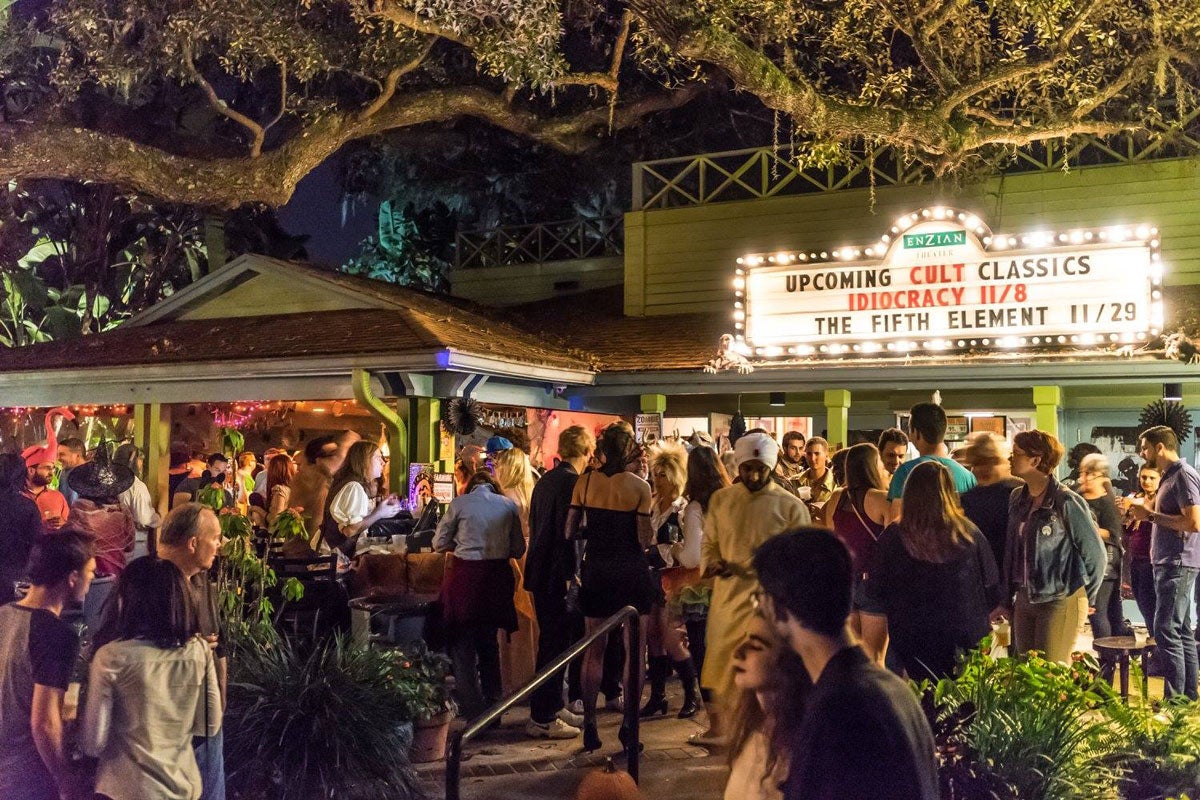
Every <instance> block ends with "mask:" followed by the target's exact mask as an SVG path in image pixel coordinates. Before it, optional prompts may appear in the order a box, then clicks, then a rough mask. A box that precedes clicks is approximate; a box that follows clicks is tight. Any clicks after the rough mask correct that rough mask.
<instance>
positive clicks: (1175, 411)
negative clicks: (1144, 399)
mask: <svg viewBox="0 0 1200 800" xmlns="http://www.w3.org/2000/svg"><path fill="white" fill-rule="evenodd" d="M1156 425H1166V426H1167V427H1168V428H1170V429H1171V430H1173V431H1175V435H1176V436H1178V437H1179V441H1180V442H1181V443H1182V442H1186V441H1187V440H1188V437H1189V436H1190V435H1191V432H1192V415H1191V414H1190V413H1188V410H1187V409H1186V408H1184V407H1183V403H1178V402H1176V401H1174V400H1155V401H1154V402H1153V403H1150V404H1149V405H1147V406H1146V407H1145V408H1143V409H1142V415H1141V416H1140V417H1138V430H1139V431H1144V430H1147V429H1148V428H1153V427H1155V426H1156Z"/></svg>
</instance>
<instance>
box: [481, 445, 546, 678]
mask: <svg viewBox="0 0 1200 800" xmlns="http://www.w3.org/2000/svg"><path fill="white" fill-rule="evenodd" d="M492 473H493V474H494V475H495V477H496V483H498V484H499V485H500V490H501V492H502V493H503V495H504V496H505V497H507V498H508V499H509V500H512V501H513V502H514V503H516V504H517V512H518V514H519V515H520V517H521V533H522V535H523V536H524V537H525V543H526V545H527V546H528V544H529V498H530V496H531V495H532V494H533V484H534V479H533V466H532V465H531V464H530V463H529V456H528V455H526V454H525V451H524V450H522V449H520V448H519V447H510V448H509V449H507V450H501V451H500V452H499V453H497V454H496V455H495V456H494V457H493V458H492ZM512 567H513V580H514V581H515V582H516V587H517V588H516V591H515V592H514V593H513V604H514V605H515V606H516V609H517V630H516V632H515V633H513V634H511V635H510V636H504V637H501V639H500V667H501V670H500V671H501V675H502V676H503V681H504V692H505V694H508V693H509V692H513V691H516V690H517V689H519V688H520V687H521V686H522V685H523V684H525V683H527V682H528V681H529V679H530V678H532V677H533V676H534V674H535V673H536V672H537V670H536V664H537V642H538V624H537V614H536V613H535V612H534V609H533V596H532V595H531V594H530V593H529V592H528V591H527V590H526V589H525V556H523V555H522V556H521V557H520V558H518V559H513V561H512Z"/></svg>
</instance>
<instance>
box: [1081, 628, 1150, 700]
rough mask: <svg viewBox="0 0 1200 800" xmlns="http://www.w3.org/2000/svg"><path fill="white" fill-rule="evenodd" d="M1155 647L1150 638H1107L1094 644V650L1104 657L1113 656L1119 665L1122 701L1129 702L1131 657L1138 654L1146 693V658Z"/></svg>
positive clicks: (1143, 690) (1097, 640) (1143, 689)
mask: <svg viewBox="0 0 1200 800" xmlns="http://www.w3.org/2000/svg"><path fill="white" fill-rule="evenodd" d="M1153 647H1154V640H1153V639H1150V638H1146V639H1138V638H1137V637H1135V636H1105V637H1103V638H1100V639H1096V640H1094V641H1093V642H1092V649H1093V650H1095V651H1096V652H1097V653H1099V654H1100V655H1101V656H1102V657H1103V656H1111V657H1112V658H1113V659H1114V660H1115V661H1116V663H1117V667H1118V669H1120V674H1121V686H1120V688H1121V700H1123V701H1124V702H1126V703H1128V702H1129V657H1130V656H1131V655H1133V654H1135V653H1136V654H1137V657H1138V660H1139V661H1140V662H1141V665H1142V692H1143V693H1144V692H1145V691H1146V657H1147V656H1148V655H1149V653H1150V649H1151V648H1153Z"/></svg>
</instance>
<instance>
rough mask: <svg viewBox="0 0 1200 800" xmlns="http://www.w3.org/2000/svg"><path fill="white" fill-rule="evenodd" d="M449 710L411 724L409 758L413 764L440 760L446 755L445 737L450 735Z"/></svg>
mask: <svg viewBox="0 0 1200 800" xmlns="http://www.w3.org/2000/svg"><path fill="white" fill-rule="evenodd" d="M450 719H451V716H450V712H449V711H443V712H442V713H441V714H438V715H437V716H436V717H432V718H430V719H419V720H417V721H416V722H415V723H414V724H413V741H412V750H411V760H412V762H413V763H414V764H425V763H427V762H430V761H441V760H442V759H443V758H445V757H446V739H447V738H449V735H450Z"/></svg>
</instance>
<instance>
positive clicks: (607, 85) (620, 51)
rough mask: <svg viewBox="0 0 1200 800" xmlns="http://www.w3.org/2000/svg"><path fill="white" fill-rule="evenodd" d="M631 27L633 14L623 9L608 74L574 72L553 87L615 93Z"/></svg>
mask: <svg viewBox="0 0 1200 800" xmlns="http://www.w3.org/2000/svg"><path fill="white" fill-rule="evenodd" d="M632 26H633V12H632V11H630V10H629V9H625V12H624V13H623V14H621V30H620V32H619V33H618V34H617V41H616V43H615V44H614V45H613V54H612V62H611V63H610V65H609V67H608V72H576V73H573V74H571V75H567V76H565V77H562V78H559V79H558V80H556V81H554V84H553V85H555V86H599V87H600V88H602V89H605V90H606V91H608V92H609V94H616V92H617V85H618V84H617V77H618V75H619V74H620V72H621V59H622V58H624V56H625V45H626V43H627V42H628V41H629V31H630V28H632Z"/></svg>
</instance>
